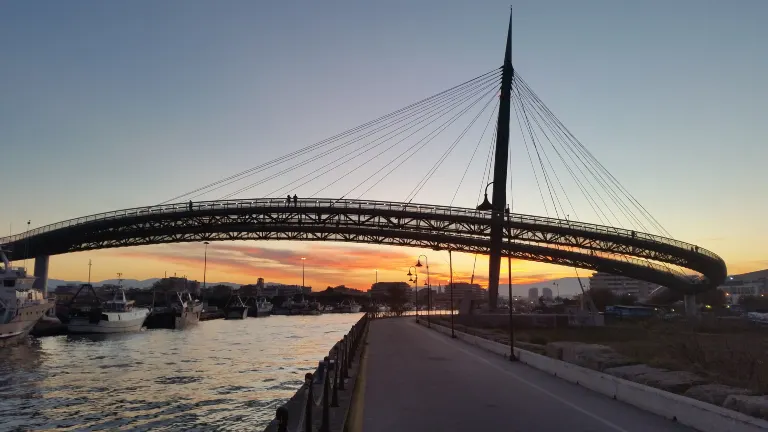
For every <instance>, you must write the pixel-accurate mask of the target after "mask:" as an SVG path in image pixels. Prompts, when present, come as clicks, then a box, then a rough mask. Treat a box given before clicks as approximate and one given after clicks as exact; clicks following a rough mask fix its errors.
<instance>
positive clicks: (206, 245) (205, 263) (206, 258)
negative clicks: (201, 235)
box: [203, 242, 208, 290]
mask: <svg viewBox="0 0 768 432" xmlns="http://www.w3.org/2000/svg"><path fill="white" fill-rule="evenodd" d="M203 244H204V245H205V253H204V254H203V256H204V257H205V258H204V260H203V290H205V287H206V284H205V276H206V273H207V272H208V242H203Z"/></svg>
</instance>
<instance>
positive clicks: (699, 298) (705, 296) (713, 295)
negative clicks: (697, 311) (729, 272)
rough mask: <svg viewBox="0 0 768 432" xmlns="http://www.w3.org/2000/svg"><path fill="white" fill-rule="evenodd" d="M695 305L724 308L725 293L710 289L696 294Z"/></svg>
mask: <svg viewBox="0 0 768 432" xmlns="http://www.w3.org/2000/svg"><path fill="white" fill-rule="evenodd" d="M696 303H699V304H704V305H710V306H712V307H713V308H722V307H723V306H725V303H726V298H725V292H724V291H721V290H719V289H711V290H709V291H704V292H702V293H698V294H696Z"/></svg>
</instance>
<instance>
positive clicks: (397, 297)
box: [386, 286, 408, 314]
mask: <svg viewBox="0 0 768 432" xmlns="http://www.w3.org/2000/svg"><path fill="white" fill-rule="evenodd" d="M406 303H408V295H407V294H406V293H405V289H403V288H401V287H396V286H392V287H389V289H388V290H387V298H386V304H387V306H389V309H390V310H391V311H392V312H395V313H398V314H400V313H402V312H403V311H404V310H405V304H406Z"/></svg>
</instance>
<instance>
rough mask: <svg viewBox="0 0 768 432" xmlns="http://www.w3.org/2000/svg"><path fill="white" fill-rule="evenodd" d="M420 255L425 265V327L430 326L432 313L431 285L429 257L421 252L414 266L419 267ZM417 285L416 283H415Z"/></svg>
mask: <svg viewBox="0 0 768 432" xmlns="http://www.w3.org/2000/svg"><path fill="white" fill-rule="evenodd" d="M421 257H424V264H426V266H427V327H432V323H431V322H430V320H429V316H430V314H431V313H432V311H431V310H430V309H432V285H431V284H430V283H429V258H427V256H426V255H424V254H421V255H419V256H418V257H417V258H416V267H421ZM417 286H418V285H417Z"/></svg>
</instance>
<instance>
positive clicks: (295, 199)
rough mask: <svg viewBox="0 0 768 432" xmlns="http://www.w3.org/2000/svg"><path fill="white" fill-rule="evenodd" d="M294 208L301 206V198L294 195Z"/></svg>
mask: <svg viewBox="0 0 768 432" xmlns="http://www.w3.org/2000/svg"><path fill="white" fill-rule="evenodd" d="M293 206H294V207H298V206H299V198H298V197H297V196H296V194H293Z"/></svg>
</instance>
